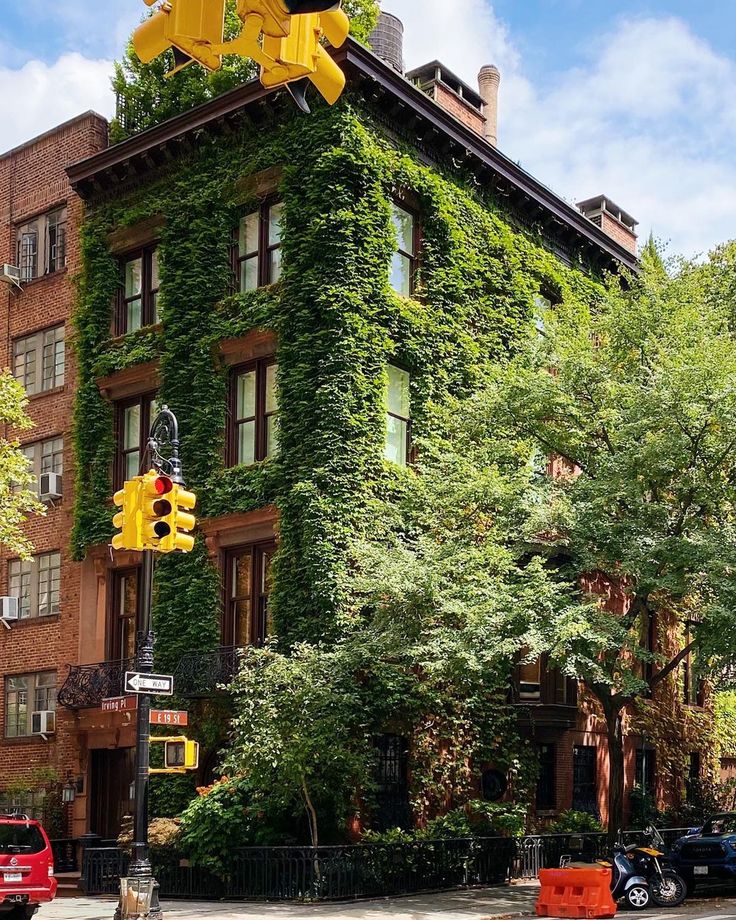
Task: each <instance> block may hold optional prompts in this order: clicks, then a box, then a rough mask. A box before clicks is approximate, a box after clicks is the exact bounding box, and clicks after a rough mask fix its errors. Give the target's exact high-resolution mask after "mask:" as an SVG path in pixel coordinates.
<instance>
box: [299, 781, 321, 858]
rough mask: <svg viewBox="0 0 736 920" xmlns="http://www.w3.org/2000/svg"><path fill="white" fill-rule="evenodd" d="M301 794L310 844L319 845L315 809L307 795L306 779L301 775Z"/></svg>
mask: <svg viewBox="0 0 736 920" xmlns="http://www.w3.org/2000/svg"><path fill="white" fill-rule="evenodd" d="M302 794H303V796H304V806H305V808H306V809H307V816H308V817H309V835H310V837H311V838H312V846H313V847H318V846H319V831H318V828H317V811H316V809H315V807H314V805H313V803H312V798H311V796H310V795H309V789H308V788H307V781H306V779H305V778H304V776H302Z"/></svg>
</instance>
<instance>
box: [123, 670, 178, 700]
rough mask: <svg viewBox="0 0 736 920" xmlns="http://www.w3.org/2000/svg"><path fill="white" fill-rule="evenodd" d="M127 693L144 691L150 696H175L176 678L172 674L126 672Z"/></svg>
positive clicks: (143, 692) (125, 688)
mask: <svg viewBox="0 0 736 920" xmlns="http://www.w3.org/2000/svg"><path fill="white" fill-rule="evenodd" d="M123 689H124V690H125V692H126V693H142V694H147V695H149V696H173V695H174V678H173V677H172V676H171V675H170V674H140V673H138V671H126V672H125V687H124V688H123Z"/></svg>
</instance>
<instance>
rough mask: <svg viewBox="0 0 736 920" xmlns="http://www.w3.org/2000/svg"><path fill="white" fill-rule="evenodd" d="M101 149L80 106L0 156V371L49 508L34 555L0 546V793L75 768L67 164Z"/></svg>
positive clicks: (79, 207) (72, 255)
mask: <svg viewBox="0 0 736 920" xmlns="http://www.w3.org/2000/svg"><path fill="white" fill-rule="evenodd" d="M106 146H107V122H106V121H105V120H104V119H103V118H101V117H100V116H98V115H96V114H94V113H93V112H87V113H85V114H84V115H80V116H79V117H77V118H74V119H72V120H71V121H68V122H66V123H65V124H62V125H59V126H58V127H57V128H54V129H53V130H52V131H49V132H47V133H46V134H43V135H41V136H40V137H37V138H34V139H33V140H30V141H28V142H27V143H25V144H22V145H21V146H20V147H17V148H15V149H14V150H10V151H8V152H7V153H5V154H3V155H2V156H0V263H7V264H10V265H13V266H17V267H18V268H19V269H20V280H19V283H18V284H15V283H13V282H12V281H10V280H9V279H7V278H6V279H5V283H4V284H2V285H0V328H2V335H1V336H0V366H1V367H9V368H12V369H13V372H14V374H15V376H16V377H17V378H18V379H19V380H21V381H22V382H23V383H24V385H25V387H26V391H27V393H28V395H29V408H28V413H29V415H30V417H31V419H32V420H33V423H34V426H35V427H34V428H33V429H31V430H29V431H24V432H21V433H20V434H19V438H20V440H21V441H22V445H23V450H24V451H25V452H26V454H27V456H28V458H29V463H30V464H31V466H32V468H33V470H34V472H35V473H36V475H37V477H39V487H40V486H41V484H43V486H44V489H45V490H46V491H45V497H44V501H45V503H46V506H47V514H46V516H45V517H43V518H35V519H33V520H31V521H30V522H29V523H28V525H27V532H28V535H29V536H30V538H31V539H32V541H33V544H34V547H35V555H34V556H33V559H32V561H31V562H21V560H19V559H14V558H9V556H8V554H7V553H6V552H2V551H0V595H3V596H8V595H10V596H14V597H16V598H18V599H19V604H18V607H19V609H18V619H17V620H14V621H11V622H10V623H9V625H10V629H2V630H0V674H2V682H3V687H2V693H1V694H0V722H1V723H2V725H3V738H2V742H0V795H2V793H3V791H4V790H5V789H6V788H7V786H8V785H9V784H11V783H15V784H18V783H19V782H21V783H22V781H23V780H24V779H27V780H29V784H32V782H33V780H32V775H33V773H34V771H38V770H41V769H44V768H51V769H52V770H54V771H55V772H56V775H57V776H58V778H59V780H60V782H62V783H63V782H64V781H65V780H66V778H67V777H68V776H73V777H76V776H78V775H79V774H80V772H83V771H82V770H81V766H80V759H79V758H80V751H79V746H78V742H77V738H76V735H75V731H74V718H73V716H72V714H71V713H70V712H68V711H64V710H56V704H55V697H56V690H57V687H58V686H60V685H61V684H62V683H63V681H64V679H65V677H66V673H67V667H68V665H69V663H70V662H74V661H76V660H77V658H78V647H79V604H80V581H79V575H80V566H79V565H78V564H77V563H75V562H73V561H72V560H71V557H70V549H69V534H70V532H71V526H72V509H73V502H74V480H75V476H74V454H73V448H72V438H71V430H72V415H73V408H74V398H75V391H76V385H77V373H76V367H75V361H74V356H73V351H72V349H71V347H70V341H71V339H72V324H71V316H72V311H73V305H74V298H75V291H74V285H73V283H72V278H73V277H74V275H75V273H77V272H78V270H79V227H80V223H81V218H82V212H83V204H82V202H81V201H80V199H79V198H78V197H77V196H76V195H75V194H74V193H73V192H72V189H71V185H70V184H69V180H68V178H67V175H66V167H67V166H68V165H69V164H71V163H74V162H75V161H77V160H79V159H80V158H82V157H85V156H90V155H91V154H94V153H97V152H98V151H100V150H102V149H103V148H104V147H106ZM9 434H10V435H11V436H12V434H13V433H12V432H9ZM47 473H50V474H57V475H52V476H45V477H42V474H47ZM42 497H43V496H42ZM0 801H1V800H0Z"/></svg>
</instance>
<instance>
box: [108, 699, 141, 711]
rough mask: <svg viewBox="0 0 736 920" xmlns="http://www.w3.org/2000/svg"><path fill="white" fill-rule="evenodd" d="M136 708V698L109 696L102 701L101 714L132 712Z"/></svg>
mask: <svg viewBox="0 0 736 920" xmlns="http://www.w3.org/2000/svg"><path fill="white" fill-rule="evenodd" d="M137 708H138V697H137V696H111V697H108V699H106V700H103V701H102V711H103V712H134V711H135V710H136V709H137Z"/></svg>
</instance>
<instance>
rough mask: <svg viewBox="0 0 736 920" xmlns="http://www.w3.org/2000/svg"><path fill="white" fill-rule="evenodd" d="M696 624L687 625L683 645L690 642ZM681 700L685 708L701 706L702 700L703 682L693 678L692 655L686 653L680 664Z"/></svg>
mask: <svg viewBox="0 0 736 920" xmlns="http://www.w3.org/2000/svg"><path fill="white" fill-rule="evenodd" d="M696 625H697V623H695V622H692V623H688V625H687V627H686V630H685V645H689V644H690V642H691V641H692V627H693V626H696ZM682 699H683V702H684V704H685V705H686V706H702V705H703V703H704V699H703V681H702V679H698V678H697V677H694V674H693V653H692V651H690V652H688V653H687V655H686V657H685V659H684V660H683V662H682Z"/></svg>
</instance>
